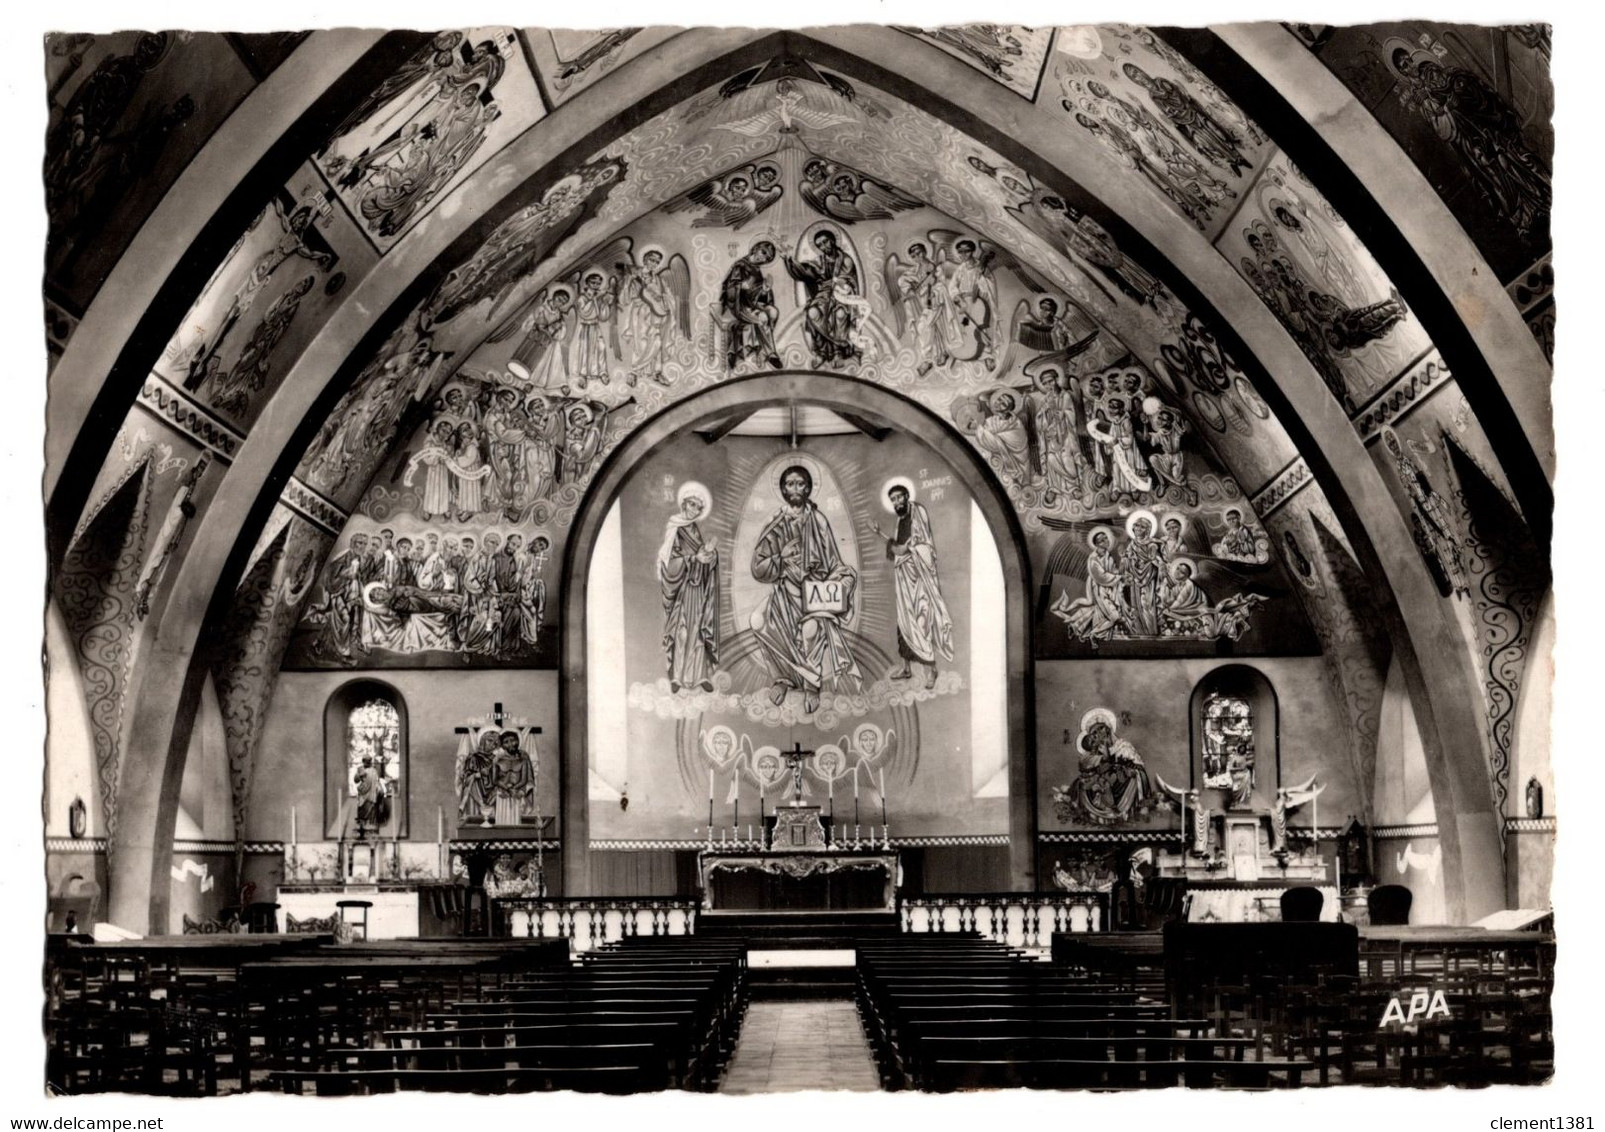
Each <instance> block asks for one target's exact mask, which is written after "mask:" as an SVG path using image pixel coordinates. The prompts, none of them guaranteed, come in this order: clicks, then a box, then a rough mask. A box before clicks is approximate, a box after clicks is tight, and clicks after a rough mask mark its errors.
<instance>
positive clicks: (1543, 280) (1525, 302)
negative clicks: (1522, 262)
mask: <svg viewBox="0 0 1605 1132" xmlns="http://www.w3.org/2000/svg"><path fill="white" fill-rule="evenodd" d="M1505 293H1506V294H1507V295H1509V296H1510V301H1511V302H1513V303H1515V304H1516V309H1517V310H1519V311H1521V312H1522V314H1524V315H1525V314H1526V313H1527V312H1528V311H1530V310H1532V309H1533V308H1534V307H1536V306H1537V305H1538V304H1539V303H1541V302H1543V301H1544V300H1545V299H1547V298H1549V297H1550V296H1551V295H1553V294H1554V293H1555V269H1554V253H1553V252H1551V253H1549V254H1547V255H1545V256H1544V258H1543V259H1541V260H1539V261H1538V262H1537V263H1535V264H1533V265H1532V266H1531V267H1529V268H1528V269H1527V270H1526V271H1523V272H1522V273H1521V275H1520V276H1519V277H1518V278H1517V279H1515V280H1514V281H1512V282H1511V283H1509V284H1508V285H1507V286H1506V287H1505Z"/></svg>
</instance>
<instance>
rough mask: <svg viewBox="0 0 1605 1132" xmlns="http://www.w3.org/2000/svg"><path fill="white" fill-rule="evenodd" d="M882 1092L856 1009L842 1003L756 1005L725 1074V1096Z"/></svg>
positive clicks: (840, 1001)
mask: <svg viewBox="0 0 1605 1132" xmlns="http://www.w3.org/2000/svg"><path fill="white" fill-rule="evenodd" d="M878 1088H880V1077H879V1076H878V1075H877V1074H876V1072H875V1061H874V1058H873V1057H871V1055H870V1052H869V1043H868V1042H867V1041H865V1040H864V1031H863V1029H862V1027H860V1026H859V1024H858V1012H857V1011H856V1010H855V1009H854V1008H853V1004H852V1003H851V1002H849V1001H847V1000H845V999H841V1000H835V999H830V1000H824V1001H820V1000H803V1001H793V1002H786V1001H781V1002H754V1003H752V1004H751V1005H750V1006H748V1008H747V1018H746V1021H745V1022H743V1023H742V1026H741V1040H740V1041H738V1042H737V1043H736V1052H735V1055H734V1056H733V1057H731V1059H730V1066H729V1068H728V1069H726V1070H725V1077H724V1082H723V1084H721V1085H720V1086H719V1091H720V1092H722V1093H783V1092H790V1091H793V1090H797V1089H848V1090H853V1091H856V1092H872V1091H874V1090H876V1089H878Z"/></svg>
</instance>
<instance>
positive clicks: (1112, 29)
mask: <svg viewBox="0 0 1605 1132" xmlns="http://www.w3.org/2000/svg"><path fill="white" fill-rule="evenodd" d="M1052 71H1053V84H1052V89H1050V90H1049V91H1048V92H1047V93H1046V94H1045V95H1044V96H1043V98H1042V104H1043V105H1044V106H1048V107H1050V108H1053V109H1056V110H1058V111H1059V112H1061V113H1063V114H1064V115H1065V116H1066V117H1067V118H1068V119H1069V120H1070V121H1072V122H1073V123H1074V125H1075V128H1076V130H1077V132H1078V133H1079V134H1081V135H1082V136H1084V137H1086V138H1088V139H1090V140H1092V141H1093V142H1094V143H1095V144H1097V145H1098V146H1099V147H1101V148H1102V149H1103V151H1104V152H1105V153H1107V155H1108V158H1109V160H1111V161H1113V162H1114V163H1115V164H1117V165H1119V166H1120V167H1122V168H1125V169H1129V170H1130V171H1132V172H1133V173H1135V174H1136V175H1137V177H1138V179H1139V181H1140V183H1141V184H1142V185H1143V187H1144V189H1145V190H1146V191H1148V192H1150V193H1152V194H1154V195H1155V196H1157V197H1158V198H1159V199H1160V200H1162V201H1163V202H1164V203H1165V205H1166V206H1167V207H1169V208H1170V209H1172V210H1173V211H1175V212H1176V213H1178V214H1179V215H1181V216H1182V217H1183V218H1184V219H1186V220H1187V221H1188V222H1189V223H1191V224H1192V225H1193V226H1194V227H1196V228H1197V229H1198V230H1199V231H1201V232H1205V233H1209V234H1214V233H1216V232H1218V231H1219V230H1220V227H1221V225H1222V224H1223V223H1224V222H1225V221H1226V218H1227V217H1229V216H1230V215H1231V214H1232V212H1233V211H1234V210H1235V209H1236V207H1237V202H1238V201H1239V200H1240V199H1241V197H1242V196H1243V194H1244V192H1245V191H1246V190H1247V188H1248V186H1249V185H1250V184H1252V183H1253V179H1254V173H1255V171H1256V170H1258V169H1259V168H1261V167H1262V166H1263V164H1264V162H1265V160H1266V157H1267V156H1268V153H1269V147H1268V144H1267V141H1266V138H1265V136H1264V135H1263V134H1262V133H1260V131H1259V130H1258V128H1257V127H1255V125H1254V123H1253V122H1251V121H1250V120H1249V118H1248V116H1247V115H1245V114H1244V113H1243V112H1242V110H1240V109H1238V107H1237V106H1236V105H1235V104H1233V103H1232V102H1231V100H1230V99H1228V98H1227V97H1226V96H1225V95H1224V94H1222V93H1221V91H1220V90H1219V89H1218V88H1217V87H1215V86H1214V85H1213V84H1211V83H1210V82H1209V81H1208V80H1207V79H1205V78H1204V77H1203V76H1202V75H1201V74H1199V73H1198V71H1197V70H1196V69H1195V68H1194V67H1193V66H1192V65H1191V64H1189V63H1187V62H1186V60H1184V59H1182V58H1181V56H1179V55H1178V54H1177V53H1176V52H1175V51H1174V50H1173V49H1172V48H1171V47H1170V46H1169V45H1167V44H1166V43H1165V42H1164V40H1162V39H1160V38H1159V37H1158V36H1156V35H1154V33H1153V32H1151V31H1149V30H1148V29H1147V28H1133V27H1127V26H1122V25H1100V26H1097V27H1092V26H1084V27H1076V28H1063V29H1060V34H1059V39H1058V42H1057V47H1056V50H1055V51H1054V57H1053V63H1052Z"/></svg>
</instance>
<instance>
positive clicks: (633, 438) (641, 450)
mask: <svg viewBox="0 0 1605 1132" xmlns="http://www.w3.org/2000/svg"><path fill="white" fill-rule="evenodd" d="M803 403H806V404H808V405H812V406H818V407H821V408H825V409H830V410H832V411H835V412H844V413H847V414H851V415H853V416H857V417H863V416H868V417H869V418H870V419H872V420H877V421H882V422H885V424H886V425H887V426H889V427H890V428H891V429H892V430H894V431H896V432H901V433H903V434H906V436H907V437H908V438H910V439H911V440H913V441H915V442H917V443H918V444H920V445H921V446H923V447H924V448H926V449H928V450H929V451H931V452H932V453H934V454H935V455H936V456H937V457H938V458H940V459H941V460H942V461H943V462H944V463H946V464H947V465H948V466H949V467H950V468H951V469H953V472H954V474H956V475H957V476H958V477H959V479H960V480H961V482H962V486H963V487H964V488H965V489H966V490H967V491H968V492H969V493H970V495H971V496H972V498H973V500H974V504H975V507H976V509H977V511H978V513H979V515H980V516H981V519H982V521H984V523H985V524H986V527H987V528H988V530H989V532H990V534H991V536H992V539H993V541H994V542H995V544H996V547H997V553H998V557H999V559H1000V560H1001V564H1002V582H1003V592H1004V628H1005V634H1006V642H1007V643H1006V646H1005V648H1006V658H1005V665H1004V668H1005V681H1004V702H1005V705H1006V712H1007V716H1006V718H1007V724H1006V735H1007V751H1008V794H1009V809H1008V833H1009V880H1010V883H1011V885H1012V886H1013V887H1015V888H1018V889H1031V888H1033V887H1034V886H1035V862H1034V856H1035V851H1034V842H1035V839H1036V813H1035V805H1034V798H1035V790H1034V786H1033V783H1034V780H1035V765H1034V758H1033V755H1032V743H1031V741H1030V735H1031V729H1032V727H1033V726H1034V710H1035V708H1034V703H1033V700H1032V689H1031V671H1032V667H1033V660H1032V643H1031V637H1032V629H1031V615H1030V608H1029V604H1030V598H1029V595H1030V565H1029V561H1028V558H1027V552H1026V546H1025V540H1024V536H1023V534H1022V532H1021V531H1020V529H1019V522H1018V519H1017V517H1016V515H1015V512H1014V509H1013V508H1012V506H1011V505H1010V504H1009V502H1008V497H1007V495H1006V494H1005V493H1004V492H1003V490H1002V488H1001V486H1000V485H999V484H998V482H997V480H996V477H995V475H994V473H993V472H992V471H991V469H989V468H987V467H986V466H985V464H984V463H983V462H982V460H981V458H980V457H979V456H978V454H977V453H976V451H975V449H973V448H972V447H970V446H969V445H968V444H967V443H965V442H964V440H963V438H962V437H961V436H960V435H959V434H958V433H957V432H956V431H955V430H954V429H953V428H952V427H951V426H949V425H947V424H946V423H944V422H942V421H941V420H939V419H938V418H936V417H935V416H934V415H932V414H931V413H929V412H928V411H927V410H925V409H923V408H921V407H919V406H917V405H915V404H913V403H912V402H909V401H907V400H905V399H903V398H902V397H899V396H897V395H896V394H894V393H891V392H888V391H887V390H885V389H882V388H879V387H877V386H875V385H872V384H870V383H868V382H864V381H860V380H857V379H854V378H849V377H844V376H841V375H838V374H822V373H812V372H784V373H777V374H769V375H757V376H752V377H746V378H740V379H736V380H732V381H729V382H726V383H724V384H722V385H719V386H716V387H714V388H712V389H709V390H707V391H706V392H704V393H703V394H701V395H699V396H697V397H693V398H690V399H688V400H686V401H683V402H680V403H679V404H676V405H674V406H672V407H670V408H668V409H666V410H664V411H663V412H662V413H660V414H658V415H657V416H656V417H654V418H652V419H651V420H649V421H647V422H646V423H645V424H643V425H642V426H640V427H639V428H637V429H636V430H635V431H634V432H633V433H631V434H630V435H629V436H628V437H626V438H625V439H624V440H623V442H622V443H620V445H619V446H618V447H617V448H616V449H615V450H614V452H613V454H612V456H611V457H609V459H608V461H607V463H606V464H605V465H604V466H603V467H602V469H601V470H600V472H599V473H598V475H597V477H596V479H595V480H594V481H593V483H592V485H591V489H590V491H589V493H588V494H587V496H586V498H585V500H584V501H583V502H582V503H581V505H580V508H579V511H578V513H577V515H576V517H575V520H574V523H573V525H572V526H571V528H570V533H569V542H568V549H567V554H566V556H565V559H564V564H563V575H562V579H563V580H562V589H561V592H562V595H563V596H562V607H563V644H562V662H561V666H562V699H561V711H560V728H561V736H562V750H563V754H562V796H563V810H562V819H563V827H562V828H563V839H564V843H565V846H566V851H565V852H564V854H563V867H564V891H566V892H569V893H571V894H578V893H584V892H587V891H589V889H590V885H591V874H590V868H591V862H590V857H589V854H588V853H586V852H585V851H583V847H584V846H585V845H586V844H587V842H588V841H589V839H590V813H589V801H588V798H589V787H588V753H589V749H590V742H589V727H590V719H591V701H590V694H591V688H590V684H589V680H588V672H587V668H588V652H587V634H588V627H589V616H590V607H589V598H588V588H589V581H590V578H591V565H592V557H593V555H594V554H595V552H596V546H597V541H598V538H599V536H600V534H601V531H602V528H603V526H604V524H605V523H606V521H607V517H608V515H609V513H610V512H611V511H612V509H613V505H614V503H615V501H616V499H617V497H618V495H619V493H620V491H621V490H623V488H624V487H625V485H626V483H627V482H628V480H629V478H630V476H631V474H632V473H633V471H634V470H635V469H636V468H637V466H638V465H640V464H641V462H642V461H644V460H646V459H648V458H649V457H651V456H652V455H653V454H654V453H656V452H658V451H659V450H661V449H662V448H663V447H664V446H665V445H667V444H669V443H670V442H672V441H673V440H674V438H676V437H679V436H682V435H684V434H685V433H686V432H688V431H689V430H691V429H693V428H694V427H695V426H697V425H698V424H699V423H703V422H707V421H709V420H717V419H719V418H722V417H727V416H729V415H731V414H732V413H734V412H738V411H741V412H747V411H751V410H755V409H761V408H764V407H767V406H773V405H781V406H786V405H792V404H803ZM803 451H805V452H806V446H805V448H804V449H803ZM877 483H878V481H877ZM877 490H878V488H877ZM719 802H720V805H719V808H720V809H723V808H724V807H723V798H722V797H721V798H720V800H719ZM716 820H717V815H716Z"/></svg>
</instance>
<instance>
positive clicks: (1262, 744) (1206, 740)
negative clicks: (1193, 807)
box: [1191, 664, 1282, 811]
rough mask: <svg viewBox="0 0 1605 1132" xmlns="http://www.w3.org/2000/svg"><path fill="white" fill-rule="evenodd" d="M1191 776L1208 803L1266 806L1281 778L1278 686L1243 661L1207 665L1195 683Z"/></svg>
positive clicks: (1245, 807) (1213, 806) (1221, 806)
mask: <svg viewBox="0 0 1605 1132" xmlns="http://www.w3.org/2000/svg"><path fill="white" fill-rule="evenodd" d="M1191 712H1192V779H1191V786H1192V787H1193V788H1194V789H1196V790H1198V791H1199V794H1200V801H1201V802H1202V804H1203V805H1205V806H1206V807H1209V808H1211V809H1215V810H1222V811H1232V810H1237V811H1245V810H1269V809H1270V808H1271V806H1272V805H1273V804H1274V803H1275V801H1276V789H1277V787H1278V786H1280V785H1281V781H1282V750H1281V721H1280V718H1279V715H1278V708H1277V702H1276V689H1275V688H1273V687H1272V686H1271V682H1270V681H1269V680H1268V679H1266V677H1265V674H1264V673H1262V672H1260V671H1259V670H1258V669H1256V668H1251V667H1249V666H1248V665H1246V664H1228V665H1225V666H1223V667H1221V668H1216V669H1213V670H1212V671H1210V672H1209V673H1208V674H1207V675H1206V676H1205V677H1204V678H1203V679H1202V680H1200V681H1199V682H1198V683H1197V684H1196V685H1195V686H1194V687H1193V695H1192V703H1191Z"/></svg>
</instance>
